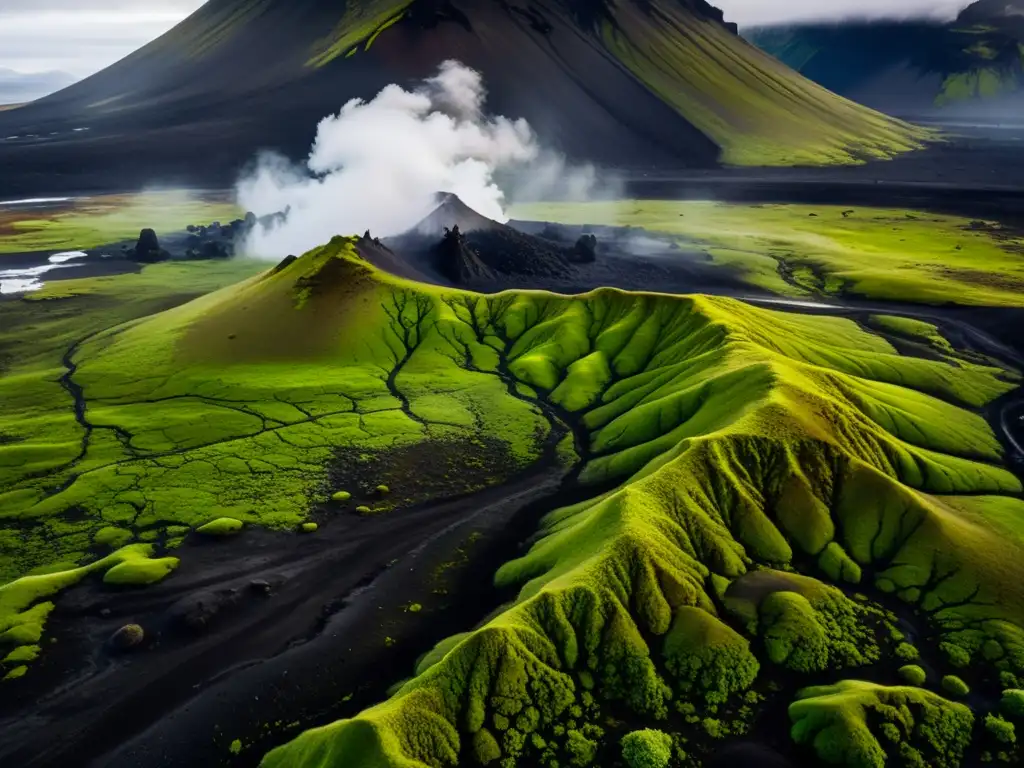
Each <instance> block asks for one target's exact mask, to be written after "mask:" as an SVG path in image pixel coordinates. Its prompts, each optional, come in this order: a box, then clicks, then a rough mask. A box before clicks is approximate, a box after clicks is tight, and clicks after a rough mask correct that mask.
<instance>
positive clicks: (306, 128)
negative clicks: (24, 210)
mask: <svg viewBox="0 0 1024 768" xmlns="http://www.w3.org/2000/svg"><path fill="white" fill-rule="evenodd" d="M453 58H454V59H458V60H460V61H462V62H463V63H465V64H466V65H468V66H470V67H472V68H474V69H477V70H478V71H480V72H481V73H482V75H483V77H484V82H485V83H486V85H487V88H488V92H489V98H488V103H487V108H488V110H489V111H490V112H493V113H496V114H504V115H508V116H510V117H513V118H519V117H523V118H525V119H527V120H528V121H529V122H530V124H531V125H532V126H533V127H534V129H535V130H536V131H537V132H538V134H539V135H540V137H541V139H542V141H543V142H544V144H545V145H546V146H548V147H551V148H553V149H555V150H559V151H562V152H564V153H566V154H567V155H569V156H570V157H574V158H586V159H588V160H592V161H595V162H597V163H601V164H606V165H616V166H620V167H640V166H650V165H653V164H659V165H662V166H665V165H671V166H676V167H679V166H690V167H708V166H714V165H716V164H718V163H719V162H726V163H734V164H747V165H791V164H824V163H844V162H852V161H855V160H857V159H860V158H863V157H868V156H870V157H888V156H891V155H893V154H895V153H898V152H901V151H904V150H907V149H910V148H913V147H915V146H917V145H918V140H919V138H920V136H919V134H918V133H917V132H916V131H915V130H914V129H913V128H911V127H910V126H907V125H905V124H903V123H900V122H898V121H893V120H890V119H888V118H886V117H884V116H882V115H879V114H877V113H875V112H872V111H870V110H867V109H863V108H861V107H859V106H858V105H855V104H852V103H850V102H849V101H846V100H845V99H842V98H838V97H836V96H835V95H834V94H831V93H829V92H828V91H826V90H824V89H823V88H821V87H819V86H817V85H815V84H813V83H811V82H809V81H807V80H805V79H804V78H802V77H800V76H799V75H797V74H796V73H794V72H793V71H792V70H790V69H789V68H788V67H786V66H783V65H781V64H780V63H778V62H777V61H775V60H774V59H772V58H771V57H769V56H766V55H765V54H764V53H762V52H761V51H759V50H757V49H756V48H755V47H753V46H751V45H750V44H748V43H747V42H746V41H744V40H743V39H741V38H739V37H738V36H737V35H736V34H735V27H734V26H733V25H730V24H728V23H726V22H725V21H724V20H723V16H722V12H721V11H719V10H717V9H715V8H713V7H712V6H710V5H708V4H707V3H706V2H704V0H618V1H617V2H609V1H608V0H511V1H508V2H506V1H504V0H362V1H361V2H355V0H347V2H346V1H343V0H210V2H208V3H206V4H205V5H204V6H203V7H202V8H201V9H200V10H198V11H197V12H196V13H195V14H193V15H192V16H190V17H189V18H188V19H186V20H185V21H183V22H182V23H181V24H179V25H178V26H177V27H175V28H174V29H172V30H171V31H170V32H168V33H167V34H166V35H164V36H162V37H160V38H159V39H157V40H156V41H154V42H152V43H151V44H149V45H147V46H146V47H144V48H142V49H140V50H139V51H137V52H136V53H134V54H132V55H131V56H129V57H128V58H126V59H124V60H123V61H121V62H119V63H117V64H115V65H113V66H112V67H110V68H108V69H106V70H104V71H102V72H100V73H98V74H96V75H94V76H92V77H90V78H88V79H86V80H84V81H82V82H80V83H77V84H76V85H74V86H72V87H70V88H67V89H65V90H63V91H60V92H59V93H56V94H54V95H52V96H50V97H48V98H45V99H42V100H40V101H38V102H35V103H33V104H31V105H28V106H25V107H23V108H21V109H17V110H14V111H12V112H8V113H4V114H2V115H0V135H2V136H5V137H14V138H13V139H11V140H7V141H4V142H0V164H2V165H3V167H4V169H5V177H6V178H5V182H7V184H8V185H9V186H12V187H28V186H31V185H32V184H33V183H36V184H39V183H43V182H46V183H48V184H49V185H50V186H51V187H52V186H53V184H55V183H56V184H60V183H63V184H64V185H65V186H69V185H72V186H77V188H83V187H98V186H104V185H106V186H119V187H124V186H125V185H127V184H132V183H138V182H143V181H151V180H154V179H157V178H158V179H160V180H162V181H165V182H169V181H193V182H195V181H202V182H221V183H224V182H232V181H234V179H235V178H236V174H237V172H238V170H239V168H240V167H241V166H242V165H244V164H245V163H246V162H248V161H249V160H250V159H251V158H252V156H253V154H254V152H255V151H257V150H258V149H260V148H267V147H273V148H278V149H281V150H283V151H285V152H286V153H288V154H291V155H293V156H300V155H304V154H305V153H306V152H307V151H308V148H309V146H310V143H311V141H312V139H313V135H314V132H315V129H316V125H317V123H318V122H319V120H320V119H321V118H323V117H324V116H325V115H327V114H330V113H333V112H336V111H337V110H338V109H339V108H340V107H341V105H342V104H344V103H345V102H346V101H348V100H349V99H352V98H363V99H367V98H371V97H373V96H374V95H376V94H377V93H378V92H379V91H380V89H381V88H383V87H384V86H386V85H388V84H390V83H398V84H400V85H409V84H412V83H416V82H418V81H420V80H422V79H423V78H424V77H426V76H429V75H431V74H433V72H434V71H436V68H437V66H438V65H439V64H440V63H441V62H442V61H444V60H446V59H453ZM42 137H46V138H45V139H44V138H42ZM9 191H10V190H9ZM51 191H52V189H51Z"/></svg>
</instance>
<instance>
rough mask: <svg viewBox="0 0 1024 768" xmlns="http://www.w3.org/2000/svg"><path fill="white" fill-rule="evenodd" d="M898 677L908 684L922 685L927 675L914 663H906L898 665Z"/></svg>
mask: <svg viewBox="0 0 1024 768" xmlns="http://www.w3.org/2000/svg"><path fill="white" fill-rule="evenodd" d="M900 677H902V678H903V679H904V681H906V683H907V684H908V685H916V686H922V685H924V684H925V681H926V680H927V679H928V675H927V674H926V673H925V671H924V670H923V669H922V668H921V667H919V666H918V665H916V664H907V665H905V666H902V667H900Z"/></svg>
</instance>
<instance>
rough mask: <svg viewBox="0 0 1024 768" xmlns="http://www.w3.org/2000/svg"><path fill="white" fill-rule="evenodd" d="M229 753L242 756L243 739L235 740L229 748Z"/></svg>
mask: <svg viewBox="0 0 1024 768" xmlns="http://www.w3.org/2000/svg"><path fill="white" fill-rule="evenodd" d="M228 752H230V753H231V754H232V755H238V754H241V752H242V740H241V739H235V740H234V741H232V742H231V745H230V746H229V747H228Z"/></svg>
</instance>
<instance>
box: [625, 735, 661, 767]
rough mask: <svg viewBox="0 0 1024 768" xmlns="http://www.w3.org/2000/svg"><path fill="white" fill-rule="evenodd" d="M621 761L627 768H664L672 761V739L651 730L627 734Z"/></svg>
mask: <svg viewBox="0 0 1024 768" xmlns="http://www.w3.org/2000/svg"><path fill="white" fill-rule="evenodd" d="M622 759H623V760H624V761H625V762H626V765H627V766H629V768H666V766H667V765H668V764H669V762H670V761H671V760H672V737H671V736H669V735H668V734H667V733H663V732H662V731H656V730H654V729H652V728H645V729H644V730H642V731H633V732H631V733H627V734H626V735H625V736H623V737H622Z"/></svg>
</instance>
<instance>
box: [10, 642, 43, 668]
mask: <svg viewBox="0 0 1024 768" xmlns="http://www.w3.org/2000/svg"><path fill="white" fill-rule="evenodd" d="M40 650H41V649H40V647H39V646H38V645H21V646H18V647H17V648H15V649H14V650H13V651H11V652H10V653H8V654H7V656H6V657H4V660H3V661H2V662H0V664H27V663H29V662H31V661H35V660H36V659H37V658H38V657H39V653H40Z"/></svg>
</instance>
